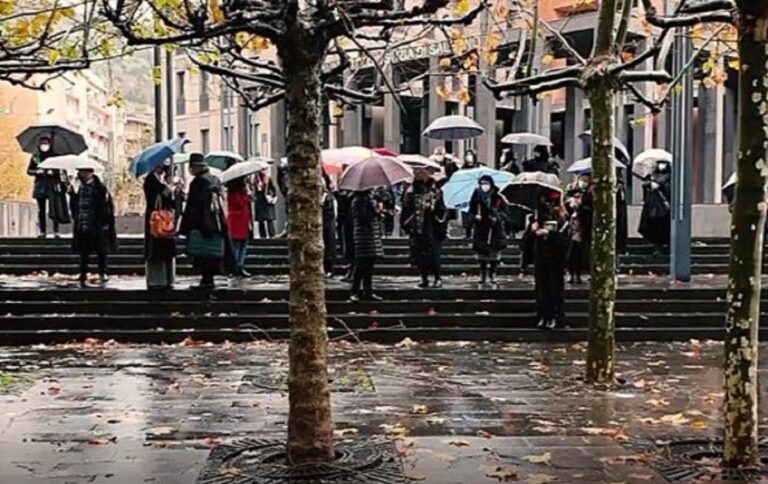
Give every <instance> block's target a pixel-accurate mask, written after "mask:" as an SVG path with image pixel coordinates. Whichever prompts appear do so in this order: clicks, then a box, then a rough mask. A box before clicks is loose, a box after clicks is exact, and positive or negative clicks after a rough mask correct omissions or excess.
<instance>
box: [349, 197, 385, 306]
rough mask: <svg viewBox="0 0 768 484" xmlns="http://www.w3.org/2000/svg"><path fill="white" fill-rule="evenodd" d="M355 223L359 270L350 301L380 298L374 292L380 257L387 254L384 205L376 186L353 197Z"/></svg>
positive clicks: (356, 271) (354, 275)
mask: <svg viewBox="0 0 768 484" xmlns="http://www.w3.org/2000/svg"><path fill="white" fill-rule="evenodd" d="M352 223H353V234H354V240H355V270H354V274H353V277H352V289H351V291H350V292H351V294H350V297H349V299H350V301H353V302H356V301H359V300H361V299H362V300H364V301H380V300H381V297H379V296H377V295H376V294H374V293H373V273H374V267H375V265H376V260H377V259H379V258H381V257H383V256H384V244H383V242H382V238H383V236H384V229H383V227H382V221H381V205H380V204H379V202H378V201H377V200H376V197H375V196H374V193H373V191H372V190H366V191H362V192H356V193H355V195H354V198H353V199H352Z"/></svg>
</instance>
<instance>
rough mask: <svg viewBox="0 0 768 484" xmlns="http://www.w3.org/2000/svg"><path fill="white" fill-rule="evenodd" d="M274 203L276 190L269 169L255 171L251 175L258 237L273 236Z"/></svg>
mask: <svg viewBox="0 0 768 484" xmlns="http://www.w3.org/2000/svg"><path fill="white" fill-rule="evenodd" d="M286 193H287V192H286ZM287 200H288V199H287V198H286V201H287ZM276 203H277V190H276V189H275V184H274V183H273V182H272V178H271V177H270V176H269V170H262V171H260V172H258V173H256V175H255V176H254V177H253V212H254V216H255V218H256V223H257V224H258V227H259V238H260V239H271V238H272V237H274V236H275V204H276Z"/></svg>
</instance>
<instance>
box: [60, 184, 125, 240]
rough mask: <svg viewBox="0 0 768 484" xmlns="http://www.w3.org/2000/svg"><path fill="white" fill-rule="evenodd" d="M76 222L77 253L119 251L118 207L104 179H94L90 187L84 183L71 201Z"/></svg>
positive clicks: (73, 232)
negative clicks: (83, 251) (116, 227)
mask: <svg viewBox="0 0 768 484" xmlns="http://www.w3.org/2000/svg"><path fill="white" fill-rule="evenodd" d="M70 208H71V210H72V219H73V221H74V224H73V228H72V249H73V250H74V251H75V252H80V251H82V250H86V251H88V252H99V253H107V252H109V251H115V250H117V231H116V229H115V205H114V202H113V201H112V195H111V194H110V193H109V190H107V187H106V185H104V184H103V183H102V182H101V180H100V179H99V178H98V177H97V176H94V177H93V182H92V183H90V184H82V185H80V188H79V189H78V191H77V192H76V193H73V194H72V196H71V198H70Z"/></svg>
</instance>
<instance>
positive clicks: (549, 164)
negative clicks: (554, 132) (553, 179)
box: [523, 145, 560, 176]
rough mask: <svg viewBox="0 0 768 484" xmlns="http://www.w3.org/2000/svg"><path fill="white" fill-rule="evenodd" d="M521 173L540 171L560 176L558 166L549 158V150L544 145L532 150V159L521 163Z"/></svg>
mask: <svg viewBox="0 0 768 484" xmlns="http://www.w3.org/2000/svg"><path fill="white" fill-rule="evenodd" d="M523 171H527V172H534V171H540V172H543V173H551V174H553V175H558V176H560V166H559V165H558V164H557V162H556V161H555V160H553V159H552V158H551V157H550V154H549V148H548V147H547V146H545V145H537V146H535V147H534V148H533V158H531V159H528V160H525V161H523Z"/></svg>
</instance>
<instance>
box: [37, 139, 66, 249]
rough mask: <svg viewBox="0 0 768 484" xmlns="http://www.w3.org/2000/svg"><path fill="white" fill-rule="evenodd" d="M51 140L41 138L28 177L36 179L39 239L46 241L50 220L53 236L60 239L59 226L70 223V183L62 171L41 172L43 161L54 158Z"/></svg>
mask: <svg viewBox="0 0 768 484" xmlns="http://www.w3.org/2000/svg"><path fill="white" fill-rule="evenodd" d="M54 156H56V154H55V153H54V152H53V151H52V150H51V140H50V139H49V138H46V137H41V138H40V141H39V144H38V147H37V152H36V153H35V154H33V155H32V157H31V158H30V160H29V164H28V165H27V175H29V176H32V177H34V180H35V181H34V186H33V189H32V197H33V198H34V199H35V201H36V202H37V228H38V231H39V237H40V238H41V239H44V238H45V237H46V236H47V232H48V223H47V222H48V219H49V218H50V219H51V222H52V225H53V236H54V237H55V238H59V225H61V224H68V223H70V214H69V204H68V203H67V192H68V188H69V183H68V180H67V176H66V174H65V173H64V172H62V171H61V170H41V169H40V168H38V165H40V164H41V163H42V162H43V161H45V160H47V159H48V158H51V157H54Z"/></svg>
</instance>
